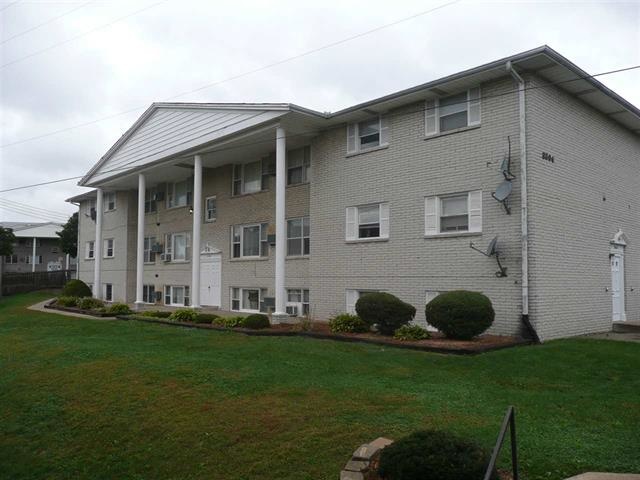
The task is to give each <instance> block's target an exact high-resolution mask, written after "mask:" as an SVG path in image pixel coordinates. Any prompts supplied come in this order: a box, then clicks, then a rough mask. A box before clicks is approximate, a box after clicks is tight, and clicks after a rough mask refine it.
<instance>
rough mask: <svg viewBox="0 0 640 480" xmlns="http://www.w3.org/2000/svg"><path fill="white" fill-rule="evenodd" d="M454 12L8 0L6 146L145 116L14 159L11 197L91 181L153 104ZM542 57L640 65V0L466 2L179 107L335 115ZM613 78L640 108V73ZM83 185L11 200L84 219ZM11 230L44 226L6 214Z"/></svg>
mask: <svg viewBox="0 0 640 480" xmlns="http://www.w3.org/2000/svg"><path fill="white" fill-rule="evenodd" d="M448 1H449V0H440V1H402V0H401V1H394V2H391V1H389V0H386V1H380V2H376V1H372V0H367V1H354V0H349V1H344V0H341V1H333V0H325V1H323V2H304V1H300V0H295V1H290V2H279V1H270V2H266V1H243V0H235V1H232V2H231V1H225V2H222V1H215V2H214V1H202V2H198V1H195V0H165V1H163V2H158V0H145V1H138V0H126V1H115V0H114V1H106V0H101V1H100V0H98V1H92V2H85V1H77V2H76V1H58V0H54V1H46V0H44V1H37V0H36V1H34V0H22V1H20V0H19V1H18V2H15V3H14V2H13V1H12V0H10V1H5V0H2V1H0V9H1V10H2V11H0V42H3V43H2V45H1V46H0V48H1V50H0V64H1V65H5V64H8V65H6V66H4V67H2V68H0V101H1V107H0V108H1V110H0V128H1V134H0V137H1V144H2V145H5V144H7V143H13V142H18V141H20V140H23V139H26V138H31V137H35V136H39V135H43V134H47V133H49V132H52V131H55V130H60V129H64V128H67V127H70V126H74V125H78V124H82V123H85V122H91V121H93V120H96V119H100V118H103V117H107V116H110V115H113V114H118V113H120V112H123V111H129V110H132V109H135V110H134V111H132V112H130V113H127V114H124V115H117V116H114V117H113V118H111V119H108V120H104V121H99V122H96V123H93V124H91V125H88V126H84V127H81V128H75V129H71V130H69V131H66V132H64V133H60V134H56V135H51V136H48V137H45V138H42V139H38V140H32V141H27V142H24V143H20V144H17V145H12V146H5V147H3V148H1V149H0V190H2V189H6V188H12V187H16V186H21V185H27V184H32V183H37V182H46V181H49V180H54V179H59V178H66V177H73V176H76V175H82V174H84V173H86V171H87V170H88V169H89V168H90V167H91V166H92V165H93V164H94V163H95V162H97V161H98V159H99V158H100V157H101V156H102V155H103V154H104V153H105V152H106V150H107V149H108V148H109V147H110V146H111V145H112V144H113V143H114V142H115V141H116V140H117V139H118V138H119V137H120V135H122V133H123V132H124V131H125V130H126V129H127V128H128V127H129V126H130V125H131V124H132V123H133V122H134V121H135V119H136V118H137V117H138V116H139V115H140V113H142V111H143V110H144V109H145V108H146V107H147V106H148V105H149V104H150V103H151V102H153V101H161V100H167V99H169V98H170V97H173V96H174V95H177V94H179V93H181V92H185V91H189V90H193V89H196V88H198V87H200V86H202V85H206V84H210V83H213V82H216V81H218V80H221V79H224V78H228V77H231V76H234V75H237V74H240V73H243V72H246V71H249V70H253V69H255V68H258V67H261V66H263V65H267V64H270V63H273V62H277V61H278V60H281V59H284V58H286V57H290V56H293V55H296V54H299V53H302V52H305V51H307V50H311V49H314V48H317V47H320V46H323V45H326V44H328V43H332V42H335V41H337V40H340V39H342V38H346V37H350V36H352V35H355V34H358V33H360V32H364V31H367V30H370V29H372V28H375V27H378V26H380V25H384V24H387V23H391V22H393V21H395V20H398V19H401V18H403V17H408V16H410V15H412V14H415V13H418V12H422V11H425V10H427V9H429V8H431V7H436V6H438V5H443V4H445V3H447V2H448ZM136 12H138V13H136ZM57 17H60V18H57ZM122 17H127V18H124V19H122V20H118V19H121V18H122ZM51 20H53V21H51ZM115 20H118V21H116V22H114V21H115ZM45 22H48V23H47V24H46V25H44V26H41V27H39V28H36V29H34V30H32V31H30V32H28V33H25V34H24V35H19V34H22V32H25V31H26V30H29V29H32V28H33V27H36V26H38V25H40V24H42V23H45ZM112 22H114V23H113V24H112V25H110V26H105V27H104V28H98V27H102V26H104V25H106V24H108V23H112ZM94 29H95V31H94V32H93V33H89V34H87V35H83V34H84V33H86V32H88V31H91V30H94ZM16 35H17V36H16ZM13 36H16V37H15V38H11V37H13ZM76 37H78V38H76ZM68 40H69V41H68ZM61 42H64V43H63V44H62V45H59V46H55V45H57V44H60V43H61ZM543 44H547V45H549V46H551V47H552V48H554V49H556V50H557V51H558V52H559V53H561V54H562V55H564V56H566V57H568V58H569V59H570V60H571V61H573V62H574V63H576V64H577V65H578V66H580V67H582V68H583V69H584V70H586V71H587V72H589V73H592V74H593V73H600V72H604V71H608V70H614V69H619V68H623V67H627V66H630V65H637V64H640V0H637V1H627V2H611V1H610V2H547V1H538V2H515V1H514V2H484V1H482V2H481V1H470V0H467V1H460V2H459V3H456V4H454V5H450V6H447V7H445V8H443V9H441V10H438V11H436V12H433V13H430V14H427V15H424V16H419V17H417V18H414V19H412V20H409V21H406V22H402V23H400V24H398V25H395V26H393V27H390V28H387V29H384V30H381V31H378V32H376V33H373V34H371V35H366V36H363V37H361V38H358V39H356V40H353V41H350V42H347V43H344V44H341V45H338V46H335V47H332V48H328V49H325V50H322V51H320V52H318V53H314V54H312V55H309V56H305V57H303V58H300V59H297V60H294V61H292V62H289V63H286V64H283V65H280V66H276V67H274V68H270V69H267V70H264V71H261V72H258V73H255V74H251V75H248V76H245V77H243V78H240V79H236V80H233V81H229V82H226V83H223V84H221V85H218V86H214V87H211V88H208V89H204V90H201V91H199V92H198V93H194V94H189V95H186V96H182V97H179V98H177V99H175V100H177V101H206V102H291V103H296V104H299V105H302V106H305V107H309V108H313V109H316V110H320V111H334V110H337V109H340V108H344V107H347V106H349V105H352V104H355V103H358V102H362V101H365V100H368V99H372V98H375V97H378V96H382V95H384V94H388V93H391V92H394V91H397V90H400V89H404V88H407V87H409V86H412V85H415V84H420V83H423V82H426V81H429V80H433V79H436V78H439V77H441V76H444V75H447V74H451V73H455V72H457V71H460V70H463V69H467V68H471V67H474V66H478V65H481V64H483V63H486V62H489V61H492V60H496V59H498V58H501V57H504V56H507V55H511V54H514V53H517V52H521V51H524V50H528V49H531V48H534V47H537V46H540V45H543ZM52 46H53V48H51V47H52ZM43 49H45V51H44V52H42V53H38V52H40V51H41V50H43ZM25 56H29V58H23V57H25ZM600 81H602V82H603V83H604V84H605V85H607V86H609V87H610V88H612V89H613V90H614V91H616V92H617V93H619V94H620V95H622V96H623V97H625V98H626V99H628V100H629V101H631V102H632V103H634V104H635V105H640V71H638V70H636V71H633V72H628V73H620V74H616V75H611V76H606V77H601V78H600ZM76 182H77V181H76V180H73V181H68V182H65V183H58V184H54V185H50V186H43V187H38V188H31V189H25V190H19V191H16V192H11V193H2V194H0V203H2V202H5V203H4V205H6V201H7V200H9V201H13V202H19V203H22V204H27V205H29V206H31V207H36V208H38V209H41V210H39V213H40V215H44V216H45V217H47V214H46V212H45V210H49V211H54V212H58V213H62V214H70V213H72V212H73V211H74V210H75V207H73V206H71V205H69V204H67V203H65V202H64V199H65V198H68V197H70V196H73V195H76V194H78V193H81V192H83V191H86V189H83V188H80V187H78V186H77V185H76ZM51 218H59V215H58V216H56V217H51ZM9 220H18V221H42V220H41V219H39V218H37V217H31V216H25V215H21V214H20V213H17V212H15V211H10V210H6V209H1V208H0V221H9Z"/></svg>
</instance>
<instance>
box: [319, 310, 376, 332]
mask: <svg viewBox="0 0 640 480" xmlns="http://www.w3.org/2000/svg"><path fill="white" fill-rule="evenodd" d="M329 329H330V330H331V331H332V332H333V333H364V332H368V331H369V325H367V324H366V322H365V321H364V320H362V319H361V318H360V317H359V316H357V315H351V314H350V313H341V314H340V315H336V316H335V317H333V318H331V319H330V320H329Z"/></svg>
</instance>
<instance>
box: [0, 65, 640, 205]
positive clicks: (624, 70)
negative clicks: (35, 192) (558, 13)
mask: <svg viewBox="0 0 640 480" xmlns="http://www.w3.org/2000/svg"><path fill="white" fill-rule="evenodd" d="M639 68H640V65H634V66H631V67H625V68H620V69H616V70H610V71H607V72H602V73H596V74H594V75H585V76H581V77H577V78H573V79H569V80H561V81H558V82H551V83H547V84H544V85H535V86H531V87H526V88H524V90H525V91H530V90H538V89H541V88H550V87H555V86H557V85H562V84H566V83H571V82H577V81H580V80H585V79H588V78H595V77H601V76H605V75H611V74H615V73H621V72H626V71H630V70H636V69H639ZM518 92H519V90H518V89H511V90H508V91H504V92H500V93H496V94H493V95H481V96H480V97H478V99H479V100H486V99H490V98H497V97H503V96H506V95H513V94H516V93H518ZM466 103H467V101H466V100H464V101H461V102H455V103H451V104H449V105H462V104H466ZM436 108H437V107H431V108H427V107H423V108H420V109H416V110H407V111H402V112H397V113H390V114H387V115H386V116H387V117H391V118H393V117H400V116H404V115H413V114H415V113H425V112H428V111H431V110H435V109H436ZM337 128H344V127H343V126H342V124H340V125H337V126H332V127H328V128H325V129H315V130H307V131H303V132H299V133H296V134H289V135H287V136H286V137H285V138H292V137H296V136H304V135H308V134H314V133H319V132H321V131H324V132H326V131H330V130H332V129H337ZM275 140H277V138H274V139H267V140H258V141H254V142H246V143H241V144H237V145H232V146H229V147H220V148H217V149H214V150H211V151H210V152H211V153H219V152H224V151H229V150H235V149H238V148H243V147H248V146H253V145H260V144H264V143H273V142H274V141H275ZM161 153H162V152H161ZM135 162H136V161H135V160H134V161H131V162H127V163H124V164H119V166H118V167H116V168H113V169H110V170H105V171H103V172H100V173H101V174H105V173H113V172H118V171H122V170H127V169H128V167H129V166H130V165H131V164H132V163H135ZM83 177H84V175H78V176H75V177H68V178H62V179H58V180H51V181H48V182H41V183H34V184H31V185H23V186H20V187H13V188H8V189H5V190H0V194H1V193H7V192H13V191H16V190H23V189H26V188H33V187H40V186H43V185H51V184H54V183H61V182H67V181H71V180H79V179H81V178H83Z"/></svg>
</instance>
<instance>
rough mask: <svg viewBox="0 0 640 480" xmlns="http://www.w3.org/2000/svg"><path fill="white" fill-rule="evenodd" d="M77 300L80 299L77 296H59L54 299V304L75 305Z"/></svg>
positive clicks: (62, 305)
mask: <svg viewBox="0 0 640 480" xmlns="http://www.w3.org/2000/svg"><path fill="white" fill-rule="evenodd" d="M79 301H80V299H79V298H78V297H65V296H59V297H58V298H57V299H56V305H59V306H61V307H75V306H77V305H78V302H79Z"/></svg>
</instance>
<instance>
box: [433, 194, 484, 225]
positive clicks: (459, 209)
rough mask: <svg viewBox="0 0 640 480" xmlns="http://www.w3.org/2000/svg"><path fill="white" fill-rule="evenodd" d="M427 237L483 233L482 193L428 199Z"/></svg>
mask: <svg viewBox="0 0 640 480" xmlns="http://www.w3.org/2000/svg"><path fill="white" fill-rule="evenodd" d="M424 222H425V235H441V234H456V233H464V232H481V231H482V191H481V190H476V191H473V192H466V193H458V194H454V195H443V196H439V197H426V198H425V203H424Z"/></svg>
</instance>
